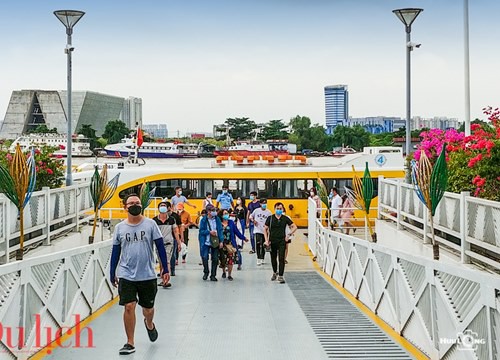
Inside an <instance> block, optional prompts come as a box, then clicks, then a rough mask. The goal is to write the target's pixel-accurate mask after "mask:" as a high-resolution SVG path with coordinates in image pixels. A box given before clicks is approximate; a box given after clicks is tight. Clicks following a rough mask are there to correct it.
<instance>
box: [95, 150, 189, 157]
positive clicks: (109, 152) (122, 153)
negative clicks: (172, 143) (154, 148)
mask: <svg viewBox="0 0 500 360" xmlns="http://www.w3.org/2000/svg"><path fill="white" fill-rule="evenodd" d="M105 151H106V156H110V157H129V156H134V155H135V154H134V153H131V152H128V151H112V150H105ZM137 157H139V158H145V159H176V158H179V159H185V158H197V157H198V155H197V154H168V153H161V152H141V151H139V153H138V154H137Z"/></svg>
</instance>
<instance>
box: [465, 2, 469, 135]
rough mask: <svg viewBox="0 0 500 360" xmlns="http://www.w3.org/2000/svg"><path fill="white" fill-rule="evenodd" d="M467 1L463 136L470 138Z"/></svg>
mask: <svg viewBox="0 0 500 360" xmlns="http://www.w3.org/2000/svg"><path fill="white" fill-rule="evenodd" d="M469 59H470V57H469V0H464V80H465V124H464V125H465V136H470V65H469Z"/></svg>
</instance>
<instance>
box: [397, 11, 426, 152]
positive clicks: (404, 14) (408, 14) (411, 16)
mask: <svg viewBox="0 0 500 360" xmlns="http://www.w3.org/2000/svg"><path fill="white" fill-rule="evenodd" d="M422 11H424V10H423V9H415V8H407V9H397V10H393V11H392V12H393V13H394V14H396V16H397V17H398V18H399V20H401V22H402V23H403V24H404V26H405V30H406V155H409V154H410V152H411V70H410V69H411V67H410V61H411V56H410V55H411V51H412V50H413V47H420V44H413V43H412V42H411V36H410V34H411V24H413V22H414V21H415V19H416V18H417V16H418V14H420V13H421V12H422Z"/></svg>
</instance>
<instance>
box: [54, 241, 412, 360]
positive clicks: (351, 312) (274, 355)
mask: <svg viewBox="0 0 500 360" xmlns="http://www.w3.org/2000/svg"><path fill="white" fill-rule="evenodd" d="M193 243H194V242H193ZM190 248H191V244H190ZM304 253H305V250H304V247H303V244H300V241H297V243H296V244H295V245H294V246H293V247H292V249H291V251H290V256H289V259H288V260H289V265H288V267H287V272H286V273H285V278H286V280H287V282H286V284H279V283H277V282H272V281H270V277H271V274H272V272H271V265H270V263H269V258H268V257H267V258H266V264H265V265H263V266H256V264H255V256H254V255H253V256H252V255H249V254H248V253H246V252H245V253H244V259H243V261H244V265H243V270H242V271H234V274H233V277H234V281H232V282H230V281H227V279H222V278H221V276H220V275H221V274H220V273H219V275H218V279H219V281H218V282H210V281H203V280H202V279H201V276H202V271H201V266H199V265H198V260H199V259H198V257H197V256H196V255H197V252H196V251H195V250H193V251H191V249H190V253H189V255H188V263H187V264H180V265H179V266H178V268H177V270H176V276H175V277H173V278H172V283H173V284H174V285H173V287H172V288H170V289H162V288H159V290H158V296H157V300H156V306H155V309H156V310H155V311H156V313H155V324H156V326H157V329H158V332H159V338H158V340H157V342H155V343H151V342H149V340H148V338H147V334H146V331H145V328H144V325H143V318H142V314H141V312H140V308H139V307H138V308H137V324H136V333H135V334H136V340H135V341H136V343H135V346H136V353H135V354H132V355H129V356H119V355H118V350H119V349H120V348H121V347H122V346H123V344H124V343H125V340H126V338H125V333H124V328H123V320H122V316H123V307H121V306H119V305H118V304H115V305H113V306H112V307H111V308H110V309H109V310H107V311H106V312H105V313H103V314H102V315H100V316H98V317H97V318H96V319H94V320H93V321H91V322H90V323H89V325H88V326H89V327H90V329H91V330H92V335H93V342H94V343H93V346H94V347H93V348H75V347H74V346H68V347H67V348H65V349H63V348H56V349H53V351H52V353H51V354H50V355H47V356H46V357H45V358H46V359H67V358H71V359H75V360H76V359H90V358H93V359H101V358H102V359H118V358H126V359H217V360H219V359H223V358H227V359H230V358H238V359H252V360H253V359H273V360H281V359H283V360H285V359H287V360H288V359H297V360H299V359H310V360H321V359H413V357H412V356H411V355H409V354H408V353H407V352H406V351H405V350H404V349H403V347H402V346H400V345H399V344H398V343H397V342H395V341H394V340H393V339H391V338H390V337H389V336H387V335H386V334H385V333H384V332H382V331H381V330H380V328H379V327H377V325H375V324H374V323H373V322H372V321H371V320H370V319H369V318H368V317H367V316H366V315H364V314H363V313H362V312H361V311H359V310H358V309H357V308H356V307H355V306H354V305H352V304H351V303H350V302H349V301H348V300H346V299H345V298H344V297H343V295H342V294H340V293H339V292H338V291H337V290H336V289H335V288H334V287H333V286H332V285H331V284H329V283H328V282H327V281H326V280H325V279H323V278H322V277H321V276H320V275H319V273H318V272H317V271H316V270H315V269H314V268H313V266H312V261H311V259H310V257H309V256H307V254H304ZM267 256H268V255H267ZM83 336H85V334H83ZM86 340H87V339H86V338H82V339H81V343H83V344H86V343H87V342H86ZM68 341H70V340H68Z"/></svg>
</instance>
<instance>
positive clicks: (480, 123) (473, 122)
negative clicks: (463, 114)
mask: <svg viewBox="0 0 500 360" xmlns="http://www.w3.org/2000/svg"><path fill="white" fill-rule="evenodd" d="M472 124H479V125H481V126H483V127H484V128H485V129H487V128H489V127H492V126H491V124H490V123H489V122H486V121H483V120H481V119H477V118H476V119H474V120H473V121H472V122H471V125H472ZM485 125H486V126H485ZM457 130H458V131H459V132H465V122H463V123H462V125H460V127H459V128H458V129H457Z"/></svg>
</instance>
